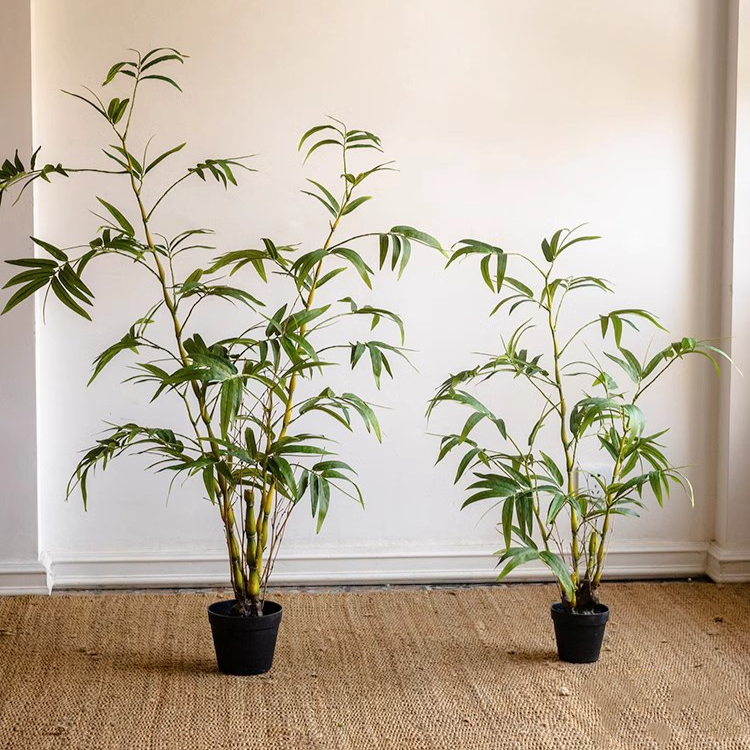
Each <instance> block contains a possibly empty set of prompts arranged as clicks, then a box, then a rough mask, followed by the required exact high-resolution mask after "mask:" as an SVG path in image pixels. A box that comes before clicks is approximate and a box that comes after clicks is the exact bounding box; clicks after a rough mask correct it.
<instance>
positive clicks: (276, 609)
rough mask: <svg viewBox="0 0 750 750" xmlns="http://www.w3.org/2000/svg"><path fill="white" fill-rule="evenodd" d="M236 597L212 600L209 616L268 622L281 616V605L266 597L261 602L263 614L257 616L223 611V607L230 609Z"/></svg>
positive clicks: (241, 620)
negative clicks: (243, 615)
mask: <svg viewBox="0 0 750 750" xmlns="http://www.w3.org/2000/svg"><path fill="white" fill-rule="evenodd" d="M236 601H237V600H236V599H220V600H219V601H216V602H213V603H212V604H209V605H208V615H209V617H215V618H217V619H220V620H225V621H232V622H257V623H260V622H263V621H265V622H268V623H270V622H271V621H272V620H278V619H280V618H281V613H282V612H283V609H284V608H283V607H282V606H281V605H280V604H279V603H278V602H273V601H271V600H270V599H266V600H265V602H263V614H262V615H260V616H259V617H240V616H239V615H233V614H231V613H230V612H223V611H222V610H223V609H231V606H232V605H233V604H234V603H235V602H236Z"/></svg>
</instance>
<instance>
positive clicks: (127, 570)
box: [44, 542, 708, 589]
mask: <svg viewBox="0 0 750 750" xmlns="http://www.w3.org/2000/svg"><path fill="white" fill-rule="evenodd" d="M707 547H708V544H707V543H702V542H701V543H694V542H685V543H682V544H667V543H658V542H654V543H643V544H638V545H627V546H620V547H615V548H613V549H611V550H610V552H609V555H608V566H607V577H608V578H609V579H617V578H619V579H623V578H686V577H690V576H698V575H703V574H704V572H705V570H706V550H707ZM493 551H494V548H489V547H454V548H446V547H444V546H440V547H428V548H420V549H415V548H413V547H412V548H407V547H406V546H404V547H400V548H396V547H384V548H368V549H352V550H341V549H340V548H339V549H336V550H326V549H315V550H309V551H307V550H305V551H297V552H294V551H289V552H288V553H287V554H286V555H284V556H283V557H281V556H280V557H279V560H278V561H277V564H276V568H275V569H274V574H273V577H272V584H273V585H277V586H283V585H290V586H299V585H316V584H323V585H345V584H351V585H356V584H373V585H375V584H398V583H427V584H438V583H491V582H493V581H495V580H496V579H497V570H496V567H495V566H496V563H497V558H496V557H494V556H493V554H492V553H493ZM44 557H45V561H46V563H47V569H48V571H49V579H50V588H54V589H80V588H164V587H201V586H226V585H228V582H229V578H228V573H227V563H226V561H225V559H224V557H223V556H222V555H219V554H215V555H214V554H205V555H185V554H177V553H168V552H155V553H150V554H141V555H133V554H132V552H128V553H125V552H122V553H113V552H107V553H85V554H84V553H76V554H70V553H64V554H63V553H60V554H51V555H45V556H44ZM507 580H508V581H546V580H551V576H550V574H549V571H548V570H547V569H546V568H545V567H544V566H542V565H541V564H540V565H527V566H522V567H519V568H517V569H516V570H515V571H513V573H512V574H511V575H510V576H508V578H507Z"/></svg>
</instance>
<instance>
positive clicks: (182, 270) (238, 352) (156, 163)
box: [0, 48, 442, 616]
mask: <svg viewBox="0 0 750 750" xmlns="http://www.w3.org/2000/svg"><path fill="white" fill-rule="evenodd" d="M185 59H186V56H185V55H183V54H182V53H180V52H178V51H177V50H175V49H167V48H163V49H155V50H151V51H150V52H148V53H146V54H143V55H142V54H140V53H138V52H134V54H133V57H131V59H129V60H125V61H121V62H117V63H116V64H115V65H113V66H112V67H111V69H110V70H109V73H108V74H107V76H106V78H105V80H104V83H103V86H109V85H110V84H115V83H118V82H120V83H123V84H127V90H126V91H125V93H124V94H121V96H122V98H119V97H115V98H112V99H111V100H110V101H109V102H108V103H107V102H105V101H104V100H103V99H102V98H100V96H98V95H97V94H96V93H94V92H93V91H91V90H90V89H87V90H86V91H87V93H86V94H71V96H74V97H76V98H77V99H79V100H81V101H82V102H84V103H85V104H86V106H87V107H89V108H90V109H91V110H92V111H93V112H95V113H96V115H97V116H98V117H99V118H100V119H101V120H102V121H103V123H104V124H105V126H106V128H107V130H108V132H109V138H110V139H111V141H110V145H109V146H107V147H106V148H105V149H104V155H105V156H106V158H107V159H108V160H109V162H110V166H109V167H105V168H98V167H85V168H71V167H67V166H63V165H62V164H60V163H56V164H55V163H48V164H44V165H43V166H41V167H40V166H39V165H38V154H39V149H37V150H36V151H35V152H34V153H33V155H32V156H31V157H30V160H29V162H28V168H27V167H26V166H25V164H24V162H22V161H21V159H20V158H19V156H18V153H17V152H16V154H15V156H14V157H13V158H10V159H7V160H6V161H5V162H4V163H3V164H2V165H0V200H1V199H2V198H3V196H5V195H6V194H9V193H11V192H12V191H14V192H17V193H18V194H19V197H20V194H21V193H23V191H24V190H26V188H28V187H29V186H30V185H32V184H33V183H35V182H37V181H38V180H42V181H45V182H50V180H51V179H52V178H57V177H61V178H62V177H69V176H72V175H74V174H77V173H85V172H93V173H96V174H102V175H106V176H108V178H109V179H111V180H116V181H122V182H124V183H126V184H127V186H128V188H129V192H130V199H129V204H128V205H120V206H116V205H114V204H113V203H112V202H110V201H108V200H106V199H105V198H102V197H97V201H98V206H99V210H100V211H101V212H102V215H101V217H100V218H101V219H102V222H103V224H102V226H101V227H100V229H99V230H98V232H97V235H96V236H95V237H94V238H93V239H91V240H90V241H89V242H88V243H87V244H85V245H82V246H78V247H72V248H60V247H57V246H55V245H53V244H52V243H51V242H48V241H46V240H41V239H37V238H32V239H33V241H34V243H35V244H36V245H37V246H38V248H39V249H40V251H42V252H43V255H42V256H41V257H29V258H22V259H19V260H13V261H9V262H10V263H11V264H12V265H15V266H20V267H21V269H22V270H21V272H20V273H18V274H17V275H15V276H14V277H13V278H11V279H10V281H9V282H8V283H7V284H6V287H16V291H15V292H14V294H13V295H12V296H11V297H10V299H9V300H8V302H7V304H6V306H5V310H4V311H3V312H7V311H8V310H10V309H12V308H13V307H15V306H16V305H17V304H19V303H20V302H21V301H23V300H24V299H26V298H27V297H30V296H31V295H33V294H34V293H35V292H37V291H44V292H45V300H46V297H47V296H48V295H49V293H50V292H52V294H53V295H54V296H55V297H57V299H58V300H59V301H60V302H62V303H63V304H64V305H65V306H66V307H68V308H70V309H71V310H72V311H73V312H75V313H77V314H79V315H81V316H83V317H85V318H89V319H90V316H89V312H88V310H89V309H90V306H91V305H92V300H93V297H94V295H93V293H92V292H91V290H90V289H89V287H88V286H87V284H86V283H85V282H84V274H85V271H86V270H87V269H88V268H89V266H90V264H91V263H92V262H94V261H96V260H98V259H100V258H102V257H104V256H108V255H117V256H122V257H125V258H127V259H129V260H130V261H132V263H133V264H134V265H135V266H136V267H137V270H138V271H142V272H143V276H144V279H145V280H149V281H150V282H151V283H152V284H153V286H154V290H155V293H156V295H157V299H156V300H155V302H154V304H153V306H152V307H150V308H149V309H148V310H147V311H145V313H144V314H143V316H142V317H140V318H139V319H138V320H136V321H135V323H133V325H132V326H131V327H130V328H129V329H128V330H127V331H126V332H125V334H124V335H123V336H122V338H121V339H120V340H119V341H116V342H115V343H113V344H112V345H111V346H110V347H108V348H107V349H106V350H105V351H103V352H102V353H101V354H100V355H99V356H98V357H97V358H96V360H95V362H94V364H93V373H92V376H91V381H93V380H94V379H95V378H96V377H97V376H98V375H99V373H101V371H102V370H103V369H104V368H105V367H106V366H107V365H108V364H109V363H110V362H112V361H113V360H114V359H115V358H116V357H118V355H121V354H123V353H125V352H135V353H136V354H141V353H147V354H148V355H150V357H149V358H146V359H139V360H138V361H137V362H136V363H135V364H134V369H135V371H136V374H135V376H133V377H131V378H129V380H130V381H133V382H135V383H139V384H145V385H147V386H150V387H152V388H153V393H152V399H151V400H152V401H153V400H154V399H157V398H170V399H172V400H173V401H174V403H175V405H179V406H180V407H181V414H180V415H179V416H178V415H177V414H176V415H175V420H174V424H172V425H170V426H159V427H152V426H144V425H140V424H135V423H132V422H128V423H123V424H117V425H113V426H111V427H110V428H109V429H108V430H107V431H106V433H105V435H104V436H103V437H102V438H101V439H99V440H97V441H96V443H95V445H94V446H93V447H92V448H91V449H90V450H88V451H87V452H86V453H85V455H84V456H83V459H82V460H81V461H80V463H79V464H78V466H77V468H76V469H75V472H74V474H73V476H72V478H71V481H70V484H69V486H68V496H70V493H71V492H72V491H73V490H74V489H75V488H76V487H78V488H80V491H81V494H82V496H83V501H84V504H85V503H86V500H87V480H88V478H89V474H90V473H91V472H92V471H93V470H95V469H96V467H101V468H106V466H107V464H108V462H109V461H111V460H112V459H113V458H115V457H117V456H120V455H121V454H123V453H125V452H128V451H131V452H135V453H141V454H147V455H150V456H154V457H155V462H154V463H153V465H152V466H154V467H156V468H157V469H158V470H159V471H168V472H173V473H174V475H175V477H177V476H180V475H181V476H184V477H186V478H187V477H198V478H199V479H201V480H202V482H203V485H204V489H205V492H206V494H207V496H208V499H210V501H211V502H212V503H213V504H214V505H215V506H216V508H217V510H218V513H219V516H220V518H221V522H222V524H223V530H224V537H225V541H226V547H227V553H228V557H229V563H230V572H231V581H232V588H233V590H234V596H235V599H236V602H237V603H236V607H235V613H236V614H239V615H251V616H255V615H261V614H262V613H263V602H264V599H265V591H266V586H267V584H268V579H269V575H270V573H271V570H272V568H273V564H274V561H275V559H276V556H277V554H278V551H279V546H280V545H281V542H282V539H283V536H284V530H285V529H286V526H287V522H288V520H289V517H290V515H291V513H292V511H293V510H294V508H296V507H297V505H298V504H299V502H300V500H302V499H303V498H304V497H307V498H308V499H309V501H310V503H311V507H312V513H313V516H316V517H317V526H318V529H320V525H321V524H322V523H323V521H324V519H325V517H326V514H327V512H328V507H329V502H330V499H331V495H332V494H333V493H335V492H339V493H343V494H345V495H349V496H351V497H353V498H355V499H356V500H357V501H358V502H360V503H361V502H362V495H361V493H360V490H359V488H358V487H357V484H356V482H355V478H354V472H353V470H352V468H351V467H350V466H349V465H348V464H346V463H344V462H343V461H341V460H339V459H338V458H336V457H335V455H334V454H333V453H332V452H331V450H330V449H329V447H328V446H329V441H328V440H327V439H326V438H325V437H324V436H322V435H320V434H316V433H315V432H308V431H306V430H305V429H304V426H303V425H304V424H305V422H308V421H309V420H310V419H311V418H314V419H317V420H318V421H320V419H331V420H334V421H335V422H336V423H339V424H341V425H343V427H344V428H346V429H347V430H351V429H352V428H353V423H354V418H357V419H361V421H362V422H363V423H364V426H365V427H366V429H367V430H368V431H371V432H373V433H374V434H375V435H376V436H377V438H378V440H380V437H381V435H380V427H379V424H378V420H377V417H376V415H375V413H374V411H373V409H372V408H371V406H370V405H369V404H368V403H366V402H365V401H364V400H363V399H362V398H360V397H359V396H357V395H356V394H354V393H346V392H344V393H337V392H334V391H333V390H332V389H331V388H330V387H327V386H325V385H324V384H323V385H322V387H321V386H316V387H315V391H314V392H312V391H311V392H310V393H309V394H306V395H299V394H298V389H297V387H298V384H299V381H300V379H301V378H304V379H308V380H311V381H313V380H315V379H316V378H324V375H325V372H326V368H327V367H329V366H330V365H331V364H334V363H335V360H336V355H338V354H339V353H341V352H345V353H346V354H347V355H348V359H349V363H350V365H351V367H352V368H353V367H355V366H356V365H357V363H358V362H359V361H360V360H361V359H362V358H363V357H364V356H365V354H367V355H368V358H369V361H370V363H371V368H372V373H373V375H374V378H375V381H376V383H377V384H378V386H379V385H380V379H381V376H382V374H383V373H384V372H385V373H387V374H388V375H389V376H392V371H391V363H390V359H391V358H392V357H393V356H394V355H395V356H405V354H404V350H403V348H402V345H403V335H404V329H403V323H402V321H401V319H400V318H399V317H398V315H396V314H395V313H393V312H390V311H388V310H385V309H382V308H378V307H373V306H370V305H362V306H360V305H358V304H357V303H356V302H355V301H354V299H352V297H351V296H348V295H347V296H344V297H343V298H342V297H341V296H340V295H339V296H337V297H334V298H332V299H329V300H324V301H320V299H319V295H320V292H321V290H323V288H324V287H326V285H327V284H328V283H329V282H331V281H332V280H333V279H334V278H335V277H338V276H339V274H345V273H347V272H352V271H353V272H354V273H355V274H356V275H357V276H358V277H359V280H360V281H361V282H364V284H366V285H367V286H368V287H370V286H371V278H372V276H373V274H374V271H373V269H372V268H371V266H370V265H368V264H367V262H366V261H365V260H364V258H363V257H362V255H361V254H360V252H359V251H358V250H357V249H355V247H358V246H361V245H365V246H366V245H368V244H369V245H371V246H374V249H375V251H376V252H379V261H380V268H381V269H382V268H383V267H384V265H386V263H387V262H389V263H390V266H391V268H392V269H394V270H396V269H398V273H399V275H400V274H401V272H402V271H403V269H404V267H405V266H406V264H407V262H408V260H409V257H410V254H411V249H412V243H417V244H418V245H422V246H428V247H431V248H435V249H437V250H441V248H440V245H439V243H438V242H437V240H435V239H434V238H433V237H431V236H430V235H428V234H425V233H423V232H420V231H418V230H416V229H414V228H412V227H408V226H394V227H393V228H392V229H390V230H388V231H377V232H367V233H358V234H357V235H355V236H352V237H347V238H346V239H339V238H338V235H339V233H340V230H341V228H342V227H343V225H344V224H345V223H346V219H347V217H348V216H349V215H350V214H352V213H353V212H354V211H356V210H357V209H358V208H360V207H361V206H362V205H363V204H364V203H365V202H366V201H368V200H369V199H370V196H369V195H364V194H362V187H363V185H364V184H365V183H366V182H368V183H369V181H370V180H371V179H372V178H373V177H374V176H375V175H378V174H380V173H382V172H386V171H389V170H391V169H392V167H391V165H390V163H389V162H386V163H376V164H371V165H369V166H368V167H366V168H362V171H358V170H357V169H355V168H354V166H353V164H352V162H353V161H356V159H357V155H358V154H359V153H362V154H363V155H367V154H373V153H379V152H381V151H382V148H381V142H380V139H379V138H378V137H377V136H376V135H374V134H373V133H371V132H369V131H366V130H350V129H348V128H347V127H346V126H345V125H344V124H343V123H342V122H339V121H337V120H333V119H331V120H330V121H329V122H327V123H325V124H323V125H319V126H316V127H313V128H311V129H310V130H308V131H307V132H306V133H305V134H304V136H303V137H302V140H301V141H300V143H299V149H300V150H302V149H304V150H305V151H306V157H305V158H306V160H307V158H308V157H310V156H311V155H312V154H314V153H316V152H318V153H320V152H319V151H318V150H319V149H322V150H330V151H333V152H336V153H337V155H338V159H339V163H340V178H339V180H338V182H337V185H335V186H330V187H326V186H324V185H323V184H321V183H319V182H316V181H314V180H309V181H308V182H309V185H310V187H309V189H308V190H307V191H303V192H306V193H307V194H308V195H310V196H312V197H313V198H314V199H315V200H316V201H317V202H319V203H320V204H321V205H322V207H323V209H324V210H325V213H326V215H327V220H326V222H325V224H324V229H323V233H322V234H323V236H322V240H321V243H320V244H319V245H314V246H313V248H312V249H311V250H309V251H303V250H301V249H299V248H298V247H296V246H293V245H288V244H277V243H275V242H273V241H272V240H271V239H268V238H263V239H262V243H261V245H260V246H259V247H257V248H253V249H241V250H233V251H230V252H226V253H224V254H221V255H218V256H215V257H213V258H212V259H210V260H209V261H208V262H206V260H198V261H190V260H188V259H189V258H190V257H196V258H205V257H206V253H207V252H209V251H212V250H214V248H212V247H210V246H208V245H206V244H204V243H205V241H206V236H207V235H209V234H210V233H211V232H210V231H209V230H207V229H205V228H187V229H185V230H184V231H182V232H181V233H179V234H177V235H176V236H172V237H166V236H163V235H162V234H160V233H159V231H158V228H157V222H158V220H159V218H160V212H161V211H162V209H163V208H164V207H165V206H166V205H167V202H168V199H170V198H172V197H173V196H174V195H176V193H175V192H174V191H176V189H177V188H180V187H184V185H185V184H187V182H188V181H190V182H191V183H194V182H195V181H196V178H197V179H198V180H201V181H203V182H210V181H211V180H215V181H216V182H218V183H219V184H220V185H222V186H223V187H224V188H228V187H230V186H234V185H237V177H238V176H239V173H240V172H245V171H254V170H252V169H251V168H250V167H249V166H248V159H249V157H245V156H241V157H234V158H211V159H205V160H204V161H202V162H200V163H198V164H196V165H194V166H191V167H189V168H188V169H186V170H184V171H181V172H179V173H178V176H177V177H176V178H173V179H167V180H166V181H164V180H161V179H159V175H160V173H163V172H164V169H165V167H166V166H167V164H168V161H167V160H174V157H175V155H176V154H177V153H178V152H179V151H180V150H181V149H182V148H183V147H184V146H185V144H184V143H181V144H179V145H176V146H173V147H171V148H169V149H167V150H166V151H164V152H163V153H160V154H158V155H156V156H150V155H149V153H148V143H147V144H146V145H145V147H144V146H143V145H140V146H138V145H136V144H134V143H133V140H134V138H133V135H132V129H131V124H133V122H134V118H135V112H136V97H137V95H138V93H139V91H140V90H141V88H142V87H143V86H144V85H145V86H150V85H159V86H162V85H167V86H173V87H175V88H177V89H179V86H178V84H177V83H176V82H175V80H174V79H173V78H172V77H171V76H170V75H167V74H166V73H165V72H164V70H165V67H166V66H169V65H175V64H177V65H179V64H181V63H183V62H184V60H185ZM441 252H442V251H441ZM244 274H247V276H246V277H245V279H244V281H243V283H242V284H238V283H237V282H236V281H234V282H232V279H238V278H240V277H241V276H243V275H244ZM344 278H345V277H343V276H342V277H341V278H340V279H339V280H338V281H337V286H338V289H339V290H340V289H341V287H342V283H343V282H342V279H344ZM264 284H267V285H268V287H273V291H274V296H275V297H276V296H277V294H278V291H279V287H280V286H283V288H284V289H285V290H286V293H287V301H286V302H285V303H284V304H282V305H281V306H280V307H279V308H278V309H276V310H268V311H266V308H265V305H264V303H263V301H262V299H261V297H262V296H263V295H262V290H263V288H264ZM331 286H332V287H333V286H334V285H331ZM329 288H330V287H329ZM207 300H220V301H223V302H228V303H233V304H236V305H240V306H241V309H242V312H241V313H238V314H236V315H234V316H230V317H229V318H227V325H228V326H230V327H235V324H237V327H238V328H239V329H240V330H239V332H234V333H228V335H227V336H226V337H224V338H222V339H220V340H218V341H206V340H205V339H204V337H203V336H201V334H200V333H199V329H198V322H199V319H200V311H201V309H202V307H203V303H205V302H206V301H207ZM160 318H161V319H163V320H166V321H167V323H168V325H167V327H166V330H168V335H167V338H165V339H162V338H161V337H156V336H152V334H151V331H152V330H154V329H157V330H162V329H161V328H160V327H159V326H152V324H153V323H154V322H155V321H157V320H158V319H160ZM345 318H346V319H351V320H357V319H359V320H362V321H365V322H367V323H368V324H369V328H370V329H374V328H375V327H376V326H377V325H378V324H380V323H381V322H385V323H388V324H392V325H393V326H394V328H395V330H396V331H398V332H399V334H400V345H394V344H390V343H386V342H385V341H381V340H370V339H365V340H362V341H356V342H352V343H349V342H346V343H334V344H331V343H325V345H322V344H321V343H320V341H321V337H320V333H321V331H323V330H324V329H329V328H330V327H331V326H332V325H335V324H337V323H340V322H341V321H342V320H344V319H345ZM330 339H331V336H330V331H327V333H326V336H325V341H326V342H330ZM91 381H90V382H91Z"/></svg>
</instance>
